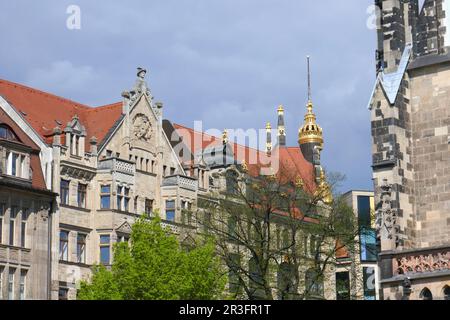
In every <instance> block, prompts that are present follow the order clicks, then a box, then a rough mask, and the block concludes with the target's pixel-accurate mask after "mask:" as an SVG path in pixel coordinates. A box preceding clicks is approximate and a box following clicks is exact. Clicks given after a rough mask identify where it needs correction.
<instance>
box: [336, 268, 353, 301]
mask: <svg viewBox="0 0 450 320" xmlns="http://www.w3.org/2000/svg"><path fill="white" fill-rule="evenodd" d="M336 297H337V300H350V274H349V273H348V272H338V273H336Z"/></svg>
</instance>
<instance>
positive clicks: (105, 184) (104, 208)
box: [100, 183, 112, 210]
mask: <svg viewBox="0 0 450 320" xmlns="http://www.w3.org/2000/svg"><path fill="white" fill-rule="evenodd" d="M106 187H107V188H109V192H103V188H106ZM111 196H112V195H111V183H102V184H100V210H110V209H111ZM106 197H107V198H108V199H109V200H108V202H109V206H108V207H107V208H106V207H103V199H104V198H106Z"/></svg>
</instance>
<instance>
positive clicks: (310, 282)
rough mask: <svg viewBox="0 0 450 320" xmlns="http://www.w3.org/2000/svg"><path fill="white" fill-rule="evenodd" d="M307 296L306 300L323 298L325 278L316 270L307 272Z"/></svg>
mask: <svg viewBox="0 0 450 320" xmlns="http://www.w3.org/2000/svg"><path fill="white" fill-rule="evenodd" d="M305 296H306V299H314V298H319V297H323V277H322V276H321V275H319V274H318V273H317V271H316V270H314V269H309V270H308V271H306V275H305Z"/></svg>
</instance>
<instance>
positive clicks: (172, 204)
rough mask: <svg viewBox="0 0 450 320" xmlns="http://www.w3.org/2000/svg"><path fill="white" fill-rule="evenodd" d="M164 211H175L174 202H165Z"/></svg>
mask: <svg viewBox="0 0 450 320" xmlns="http://www.w3.org/2000/svg"><path fill="white" fill-rule="evenodd" d="M166 209H175V201H172V200H171V201H166Z"/></svg>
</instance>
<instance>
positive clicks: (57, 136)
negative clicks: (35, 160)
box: [53, 127, 62, 147]
mask: <svg viewBox="0 0 450 320" xmlns="http://www.w3.org/2000/svg"><path fill="white" fill-rule="evenodd" d="M61 133H62V131H61V128H60V127H56V128H55V129H53V146H54V147H59V146H61Z"/></svg>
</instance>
